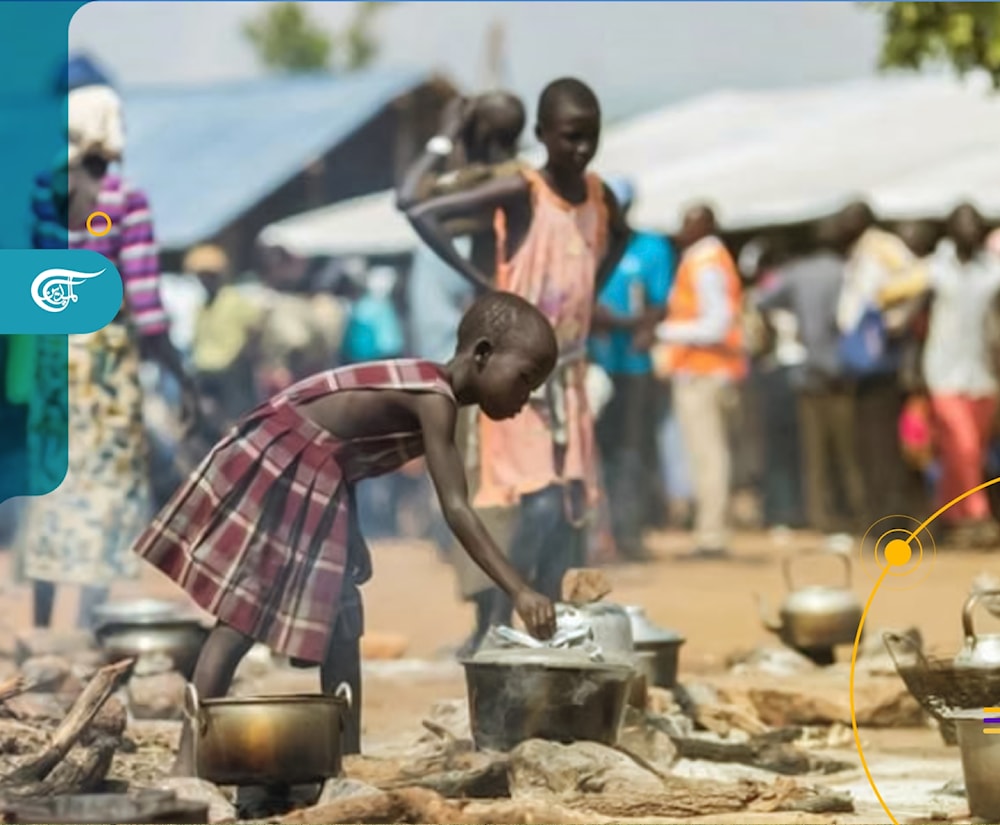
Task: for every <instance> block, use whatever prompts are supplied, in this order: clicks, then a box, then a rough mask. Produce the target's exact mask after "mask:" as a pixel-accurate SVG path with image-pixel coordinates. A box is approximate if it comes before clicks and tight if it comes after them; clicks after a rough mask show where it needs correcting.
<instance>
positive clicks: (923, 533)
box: [858, 515, 937, 591]
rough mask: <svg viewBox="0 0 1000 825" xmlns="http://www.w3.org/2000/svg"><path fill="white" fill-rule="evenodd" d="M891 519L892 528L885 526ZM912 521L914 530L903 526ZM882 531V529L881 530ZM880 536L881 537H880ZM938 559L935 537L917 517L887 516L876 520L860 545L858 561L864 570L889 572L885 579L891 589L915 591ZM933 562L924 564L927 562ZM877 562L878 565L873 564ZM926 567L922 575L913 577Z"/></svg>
mask: <svg viewBox="0 0 1000 825" xmlns="http://www.w3.org/2000/svg"><path fill="white" fill-rule="evenodd" d="M889 522H891V523H892V524H891V526H889V529H883V528H884V527H886V526H887V523H889ZM907 523H909V524H912V525H913V527H912V529H907V527H905V526H902V525H905V524H907ZM879 531H881V532H879ZM876 536H877V538H876ZM936 560H937V546H936V545H935V543H934V537H933V536H932V535H931V534H930V531H929V530H928V529H927V525H926V524H923V523H921V522H920V521H919V520H917V519H915V518H913V516H902V515H896V516H884V517H883V518H880V519H879V520H878V521H876V522H875V523H874V524H873V525H872V526H871V527H869V528H868V530H867V532H866V533H865V534H864V536H863V537H862V539H861V542H860V543H859V545H858V564H859V566H860V568H861V569H862V570H865V569H868V570H872V571H875V570H876V569H877V570H878V574H879V575H876V576H875V578H879V577H880V576H881V575H882V574H885V575H886V578H884V579H883V583H885V585H886V587H887V588H889V589H891V590H894V591H895V590H911V589H912V588H913V587H915V586H916V585H918V584H920V583H921V582H922V581H923V580H924V579H926V578H927V576H928V575H930V572H931V569H932V568H933V567H934V562H935V561H936ZM925 561H927V562H929V563H928V564H927V565H925V566H924V562H925ZM871 562H874V565H873V564H872V563H871ZM921 566H923V572H922V573H921V574H920V575H919V576H913V574H914V573H916V572H917V569H918V568H920V567H921Z"/></svg>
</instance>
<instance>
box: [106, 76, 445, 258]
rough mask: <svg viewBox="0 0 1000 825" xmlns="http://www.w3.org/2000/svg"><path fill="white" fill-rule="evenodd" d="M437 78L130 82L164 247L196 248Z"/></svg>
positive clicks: (137, 148) (135, 165) (133, 144)
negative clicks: (134, 85) (182, 84)
mask: <svg viewBox="0 0 1000 825" xmlns="http://www.w3.org/2000/svg"><path fill="white" fill-rule="evenodd" d="M428 80H429V75H428V74H427V73H425V72H419V71H408V70H390V71H376V72H363V73H358V74H352V75H348V76H346V77H328V76H307V77H304V76H299V77H289V78H284V77H273V78H266V79H263V80H257V81H251V82H243V83H235V84H225V85H216V86H209V87H188V88H171V89H135V90H131V91H129V90H126V91H125V92H124V93H123V96H124V98H125V118H126V129H127V135H128V144H127V146H126V157H125V168H126V174H127V175H128V176H129V177H130V178H131V179H133V180H134V181H135V182H136V184H138V185H139V186H141V187H142V188H143V189H144V190H145V191H146V192H147V194H148V195H149V198H150V200H151V202H152V206H153V210H154V212H155V215H156V227H157V235H158V238H159V241H160V244H161V246H163V247H168V248H180V247H184V246H188V245H190V244H192V243H196V242H198V241H200V240H202V239H204V238H206V237H209V236H211V235H213V234H214V233H216V232H218V231H219V230H221V229H222V228H223V227H225V226H226V225H227V224H228V223H229V222H231V221H232V220H233V219H234V218H236V217H238V216H239V215H241V214H242V213H243V212H245V211H246V210H247V209H249V208H250V207H252V206H253V205H254V204H256V203H257V202H259V201H260V200H261V199H262V198H264V197H265V196H267V195H268V194H270V193H271V192H273V191H274V190H275V189H276V188H277V187H279V186H280V185H281V184H283V183H285V182H286V181H287V180H289V179H290V178H291V177H293V176H294V175H295V174H296V173H298V172H299V171H300V170H301V169H302V168H303V166H305V165H306V164H308V163H309V162H311V161H312V160H314V159H316V158H318V157H319V156H321V155H322V154H324V153H325V152H326V151H328V150H329V149H330V148H331V147H333V146H335V145H336V144H337V143H338V142H340V141H342V140H344V139H345V138H346V137H348V136H349V135H351V134H352V133H354V132H355V131H357V130H358V129H359V128H360V127H361V126H363V125H364V124H365V123H366V122H367V121H368V120H370V119H371V118H372V117H374V116H375V115H376V114H377V113H378V112H379V111H380V110H381V109H382V108H384V107H385V106H386V105H387V104H389V103H390V102H391V101H393V100H394V99H396V98H397V97H399V96H401V95H403V94H405V93H406V92H408V91H410V90H412V89H415V88H417V87H418V86H420V85H422V84H423V83H425V82H427V81H428Z"/></svg>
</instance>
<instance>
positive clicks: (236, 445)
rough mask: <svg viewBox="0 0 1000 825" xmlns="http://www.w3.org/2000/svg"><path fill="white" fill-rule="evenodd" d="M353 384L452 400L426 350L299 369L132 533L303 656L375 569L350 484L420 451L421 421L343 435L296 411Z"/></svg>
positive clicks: (227, 614)
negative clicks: (424, 356) (416, 355)
mask: <svg viewBox="0 0 1000 825" xmlns="http://www.w3.org/2000/svg"><path fill="white" fill-rule="evenodd" d="M356 389H365V390H405V391H408V392H430V393H440V394H441V395H444V396H447V397H448V398H450V399H451V400H452V401H454V400H455V399H454V395H453V394H452V390H451V387H450V385H449V384H448V381H447V380H446V378H445V376H444V374H443V373H442V372H441V368H440V367H438V366H437V365H435V364H431V363H429V362H427V361H418V360H410V359H405V360H404V359H401V360H395V361H381V362H373V363H369V364H356V365H352V366H349V367H343V368H340V369H335V370H330V371H327V372H323V373H319V374H317V375H314V376H312V377H310V378H306V379H305V380H304V381H301V382H299V383H298V384H296V385H294V386H292V387H290V388H289V389H288V390H285V391H284V392H282V393H280V394H279V395H277V396H275V397H274V398H272V399H271V400H270V401H268V402H267V403H265V404H262V405H261V406H259V407H257V409H255V410H253V411H252V412H250V413H248V414H247V415H246V416H244V417H243V418H242V419H241V420H240V421H239V422H238V423H237V424H236V425H235V426H234V427H233V428H232V429H231V430H230V432H229V434H228V435H226V436H225V437H224V438H223V439H222V440H221V441H220V442H219V443H218V444H217V445H216V446H215V447H214V448H213V449H212V451H211V452H210V453H209V454H208V456H207V457H206V458H205V460H204V461H203V462H202V463H201V466H199V467H198V468H197V469H196V470H195V471H194V473H192V475H191V476H190V478H189V479H188V480H187V482H186V483H185V484H183V485H182V486H181V487H180V488H179V489H178V490H177V492H176V493H175V494H174V496H173V498H172V499H171V500H170V501H169V502H168V503H167V505H166V506H165V507H164V508H163V510H162V511H161V512H160V514H159V515H158V516H157V517H156V518H155V519H154V520H153V522H152V524H151V525H150V526H149V527H148V528H147V530H146V532H145V533H144V534H143V535H142V536H141V537H140V538H139V540H138V542H137V543H136V545H135V551H136V552H137V553H138V554H139V555H140V556H142V557H144V558H145V559H146V560H147V561H148V562H150V563H151V564H153V565H154V566H156V567H157V568H159V569H160V570H161V571H162V572H163V573H165V574H166V575H167V576H169V577H170V578H171V579H173V580H174V581H175V582H177V584H179V585H180V586H181V587H182V588H183V589H184V590H186V591H187V593H188V594H189V595H190V596H191V598H193V599H194V600H195V602H197V603H198V605H199V606H201V607H202V608H203V609H204V610H206V611H208V612H209V613H211V614H212V615H214V616H215V617H216V618H218V619H219V620H220V621H221V622H223V623H225V624H227V625H229V626H231V627H233V628H235V629H236V630H239V631H240V632H242V633H245V634H247V635H248V636H251V637H252V638H253V639H255V640H257V641H259V642H262V643H264V644H266V645H267V646H268V647H270V648H271V649H272V650H273V651H275V652H276V653H280V654H284V655H286V656H289V657H292V658H294V659H299V660H302V661H305V662H321V661H322V660H323V658H324V655H325V653H326V651H327V647H328V645H329V642H330V635H331V633H332V631H333V628H334V623H335V621H336V618H337V614H338V609H339V607H340V606H341V605H340V602H341V599H342V598H346V596H344V593H345V591H347V590H349V589H352V588H351V586H353V585H357V584H361V583H363V582H364V581H367V579H368V578H369V577H370V575H371V558H370V556H369V553H368V549H367V547H366V546H365V544H364V540H363V539H362V538H361V535H360V533H359V532H358V530H357V519H356V516H355V514H354V507H353V485H354V484H355V482H358V481H360V480H362V479H365V478H372V477H374V476H378V475H382V474H384V473H388V472H391V471H393V470H396V469H399V468H400V467H402V466H403V465H404V464H405V463H407V462H408V461H410V460H412V459H414V458H416V457H418V456H420V455H422V454H423V451H424V446H423V434H422V433H421V432H420V431H419V430H414V431H412V432H401V433H395V434H392V435H385V436H373V437H369V438H358V439H349V440H341V439H339V438H337V437H335V436H334V435H332V434H331V433H329V432H328V431H326V430H325V429H323V428H321V427H320V426H319V425H318V424H316V423H315V422H313V421H311V420H310V419H308V418H306V417H305V416H304V415H302V413H301V412H299V406H300V405H303V404H307V403H309V402H311V401H314V400H316V399H318V398H321V397H323V396H326V395H329V394H331V393H336V392H343V391H348V390H356ZM345 585H347V587H345Z"/></svg>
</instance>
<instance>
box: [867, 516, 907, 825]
mask: <svg viewBox="0 0 1000 825" xmlns="http://www.w3.org/2000/svg"><path fill="white" fill-rule="evenodd" d="M918 532H919V531H918ZM891 569H892V565H891V564H887V565H886V566H885V567H884V568H883V570H882V573H881V575H880V576H879V577H878V580H877V581H876V582H875V586H874V587H873V588H872V592H871V593H869V594H868V602H867V603H866V604H865V609H864V610H862V611H861V621H859V622H858V632H857V633H856V634H855V636H854V648H853V649H852V650H851V689H850V699H851V731H852V732H853V733H854V744H855V745H856V746H857V748H858V757H859V758H860V759H861V767H862V768H864V771H865V776H867V777H868V784H869V785H871V786H872V791H874V792H875V796H876V797H878V801H879V804H880V805H881V806H882V810H884V811H885V812H886V814H887V815H888V817H889V819H891V820H892V825H899V822H898V820H897V819H896V817H894V816H893V815H892V811H890V810H889V806H888V805H886V804H885V800H884V799H883V798H882V794H881V793H879V790H878V786H877V785H876V784H875V780H874V779H872V772H871V770H869V768H868V760H867V759H865V751H864V748H862V747H861V734H860V733H859V732H858V717H857V714H856V713H855V710H854V673H855V669H856V666H857V663H858V646H859V645H860V644H861V631H863V630H864V628H865V619H866V618H868V611H869V610H870V609H871V606H872V602H873V601H875V594H876V593H878V589H879V587H880V586H881V584H882V582H884V581H885V577H886V576H888V575H889V571H890V570H891Z"/></svg>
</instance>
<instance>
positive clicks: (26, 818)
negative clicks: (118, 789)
mask: <svg viewBox="0 0 1000 825" xmlns="http://www.w3.org/2000/svg"><path fill="white" fill-rule="evenodd" d="M208 807H209V806H208V805H207V804H205V803H203V802H192V801H189V800H186V799H178V798H177V796H176V795H175V794H174V793H172V792H166V791H140V792H138V793H125V794H79V795H70V796H50V797H45V798H36V799H24V800H16V801H12V802H10V803H9V804H8V805H5V806H4V812H3V813H4V821H5V822H10V823H23V825H42V824H43V823H52V824H53V825H55V824H56V823H59V824H60V825H61V823H80V825H91V823H95V825H96V823H104V824H105V825H117V823H128V822H148V823H151V824H153V825H159V823H173V825H202V823H207V822H208V821H209V818H208Z"/></svg>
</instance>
